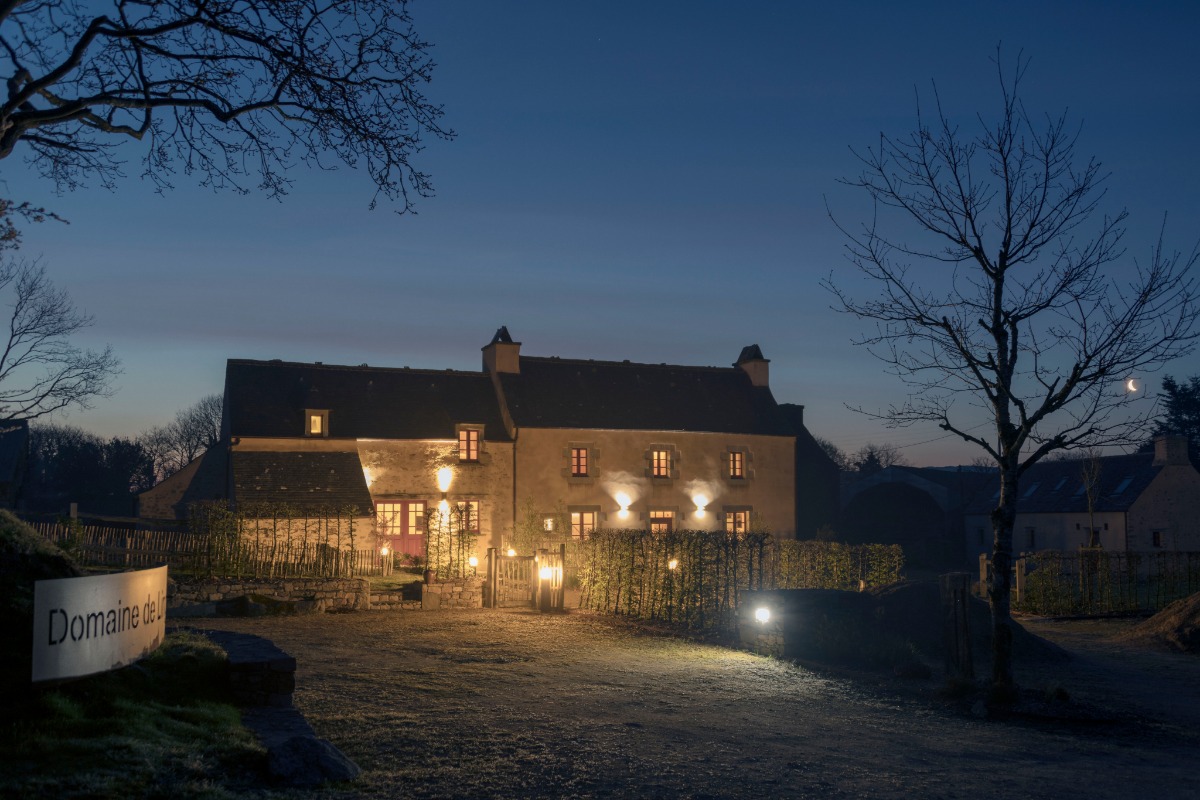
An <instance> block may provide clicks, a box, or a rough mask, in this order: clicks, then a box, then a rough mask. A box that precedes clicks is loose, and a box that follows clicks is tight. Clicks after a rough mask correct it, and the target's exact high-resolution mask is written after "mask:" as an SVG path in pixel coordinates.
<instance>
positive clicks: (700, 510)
mask: <svg viewBox="0 0 1200 800" xmlns="http://www.w3.org/2000/svg"><path fill="white" fill-rule="evenodd" d="M692 502H693V503H695V504H696V517H697V518H699V519H703V518H704V509H705V507H706V506H707V505H708V504H709V503H710V502H711V501H710V500H709V499H708V495H706V494H699V493H697V494H694V495H692Z"/></svg>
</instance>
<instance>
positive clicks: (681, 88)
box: [0, 0, 1200, 465]
mask: <svg viewBox="0 0 1200 800" xmlns="http://www.w3.org/2000/svg"><path fill="white" fill-rule="evenodd" d="M914 9H918V10H914ZM413 11H414V17H415V20H416V24H417V28H418V31H419V32H420V33H421V34H422V35H423V36H425V37H426V38H427V39H429V40H430V41H432V42H434V43H435V44H436V49H435V58H436V60H437V62H438V68H437V70H436V71H435V76H434V82H433V84H432V85H431V86H429V87H428V89H427V95H428V96H429V97H430V98H431V99H433V100H434V101H437V102H440V103H442V104H444V106H445V108H446V119H445V122H446V124H448V125H449V126H450V127H452V128H454V129H455V130H456V131H457V133H458V138H457V139H456V140H455V141H452V142H449V143H441V142H433V143H431V144H430V145H429V147H428V148H427V149H426V151H425V152H424V153H423V154H421V155H419V156H418V163H419V165H420V166H421V167H422V168H423V169H425V170H426V171H428V172H430V173H432V175H433V179H434V183H435V186H436V189H437V196H436V197H434V198H431V199H428V200H424V201H420V202H419V204H418V207H417V210H418V212H419V213H418V214H417V215H409V216H398V215H396V214H394V213H392V211H391V210H389V209H387V208H386V207H384V206H382V205H381V207H380V208H379V209H377V210H375V211H368V210H367V205H368V203H369V201H370V199H371V195H372V189H373V187H372V185H371V183H370V181H369V179H368V178H367V177H366V175H365V174H363V173H357V172H354V171H350V170H341V171H338V172H318V173H308V172H300V171H299V170H297V171H296V173H295V174H293V175H292V176H291V177H292V178H294V180H295V186H294V188H293V191H292V193H291V195H290V196H289V197H288V198H286V199H285V200H284V201H283V202H282V203H280V202H276V201H273V200H269V199H267V198H266V197H264V196H261V195H250V196H244V197H243V196H238V195H235V194H231V193H228V192H226V193H220V194H214V193H212V192H210V191H208V190H204V189H200V188H198V187H197V186H195V184H194V183H193V182H191V181H190V180H189V179H188V178H187V177H186V176H184V175H179V176H178V180H177V181H176V186H177V188H176V189H175V190H174V191H171V192H168V193H166V194H165V195H161V196H159V195H156V194H155V193H154V191H153V187H152V186H151V185H149V184H148V183H146V182H143V181H141V180H140V179H138V178H137V177H136V176H137V175H138V174H139V172H140V168H139V164H138V161H139V160H140V159H141V158H142V156H143V151H142V150H140V149H138V148H137V147H136V146H130V147H129V148H128V149H127V152H126V154H125V157H126V158H127V159H128V161H129V163H128V166H127V169H126V172H127V173H128V174H129V175H130V176H131V177H129V178H127V179H125V180H124V181H122V182H121V183H120V185H119V186H118V188H117V190H116V191H115V192H112V193H109V192H107V191H105V190H103V189H101V188H98V187H91V188H85V189H81V190H77V191H75V192H73V193H70V194H65V195H63V196H55V195H54V194H53V192H52V187H51V186H50V185H48V184H44V183H40V182H38V180H37V179H36V177H35V176H33V174H32V173H31V172H29V171H27V169H26V167H25V166H24V164H23V163H22V161H21V158H20V157H19V156H16V155H15V156H14V157H11V158H9V159H7V160H6V161H4V162H3V164H2V170H0V180H2V181H3V183H2V184H0V189H2V190H3V192H4V193H5V195H6V196H9V197H12V198H15V199H18V200H29V201H31V202H33V203H36V204H40V205H46V206H48V207H50V208H52V209H53V210H55V211H57V212H58V213H60V214H61V215H62V216H64V217H66V218H67V219H69V220H70V223H71V224H70V225H66V226H64V225H59V224H53V223H47V224H43V225H41V226H37V227H33V228H27V229H26V233H25V244H24V249H23V254H24V255H25V256H40V257H41V258H42V261H43V263H44V264H45V265H46V267H47V269H48V272H49V274H50V276H51V277H52V278H53V279H54V280H55V281H56V283H57V284H58V285H60V286H63V287H65V288H66V289H67V290H68V291H70V292H71V294H72V296H73V297H74V299H75V300H76V301H77V303H78V304H79V305H80V306H82V307H83V308H84V309H85V310H86V311H88V312H89V313H91V314H93V315H94V316H95V319H96V324H95V326H94V327H92V328H91V329H90V330H89V331H88V332H87V334H86V335H85V336H84V337H82V338H80V339H79V343H80V344H84V345H87V346H91V347H98V346H102V345H103V344H105V343H111V344H112V345H113V347H114V348H115V349H116V351H117V354H118V355H119V356H120V358H121V359H122V361H123V365H124V373H123V374H122V375H121V376H120V377H119V378H118V380H117V387H118V390H119V391H118V392H117V394H116V395H115V396H114V397H113V398H112V399H109V400H101V401H98V402H97V403H96V404H95V407H94V408H93V409H91V410H88V411H77V412H73V413H72V414H71V415H70V416H69V417H68V418H67V419H66V421H67V422H69V423H71V424H76V425H81V426H83V427H86V428H88V429H91V430H94V431H95V432H97V433H99V434H101V435H103V436H113V435H136V434H137V433H139V432H141V431H143V430H145V429H147V428H149V427H151V426H152V425H156V424H161V423H163V422H166V421H167V420H169V419H170V418H171V417H172V416H173V415H174V413H175V412H176V411H177V410H178V409H180V408H183V407H185V406H188V405H190V404H191V403H192V402H194V401H195V400H197V399H199V398H200V397H201V396H203V395H205V394H209V393H212V392H219V391H220V390H221V387H222V381H223V376H224V365H225V360H226V359H227V358H262V359H269V358H282V359H288V360H298V361H323V362H325V363H342V364H360V363H364V362H365V363H369V364H371V365H378V366H396V367H399V366H411V367H419V368H432V369H443V368H454V369H478V368H479V364H480V353H479V349H480V347H482V346H483V345H484V344H486V343H487V342H488V340H489V339H490V338H491V336H492V334H493V332H494V331H495V330H496V328H497V327H499V326H500V325H502V324H503V325H507V326H508V328H509V330H510V331H511V332H512V334H513V337H514V338H515V339H516V340H518V341H521V342H523V348H522V352H524V353H526V354H530V355H539V356H549V355H558V356H563V357H569V358H596V359H609V360H621V359H631V360H633V361H645V362H651V363H659V362H668V363H677V364H702V365H715V366H728V365H729V364H731V363H732V362H733V360H734V358H736V356H737V354H738V352H739V350H740V349H741V347H742V346H744V345H747V344H751V343H757V344H759V345H760V346H761V347H762V349H763V352H764V354H765V355H766V356H767V357H768V358H769V359H771V385H772V388H773V390H774V393H775V396H776V398H777V399H779V400H780V401H781V402H794V403H800V404H802V405H804V406H805V407H806V411H805V418H806V421H807V423H808V427H809V429H810V430H811V431H812V432H813V433H815V434H817V435H819V436H824V437H826V438H828V439H830V440H832V441H833V442H835V443H836V444H838V445H839V446H841V447H842V448H843V449H846V450H851V451H852V450H855V449H857V448H859V447H861V446H862V445H863V444H865V443H867V442H877V443H879V442H885V441H887V442H892V443H895V444H897V445H900V446H902V447H903V452H904V454H905V455H906V456H907V457H908V458H909V460H910V461H912V462H913V463H915V464H919V465H925V464H928V465H943V464H953V463H962V462H967V461H970V460H971V459H972V458H974V457H975V456H976V455H977V454H978V452H977V451H976V450H974V449H973V448H970V447H969V446H966V445H962V444H958V443H956V442H955V441H954V440H953V439H949V438H945V437H944V436H942V435H940V432H939V431H937V430H936V429H935V428H933V427H932V426H930V427H928V428H917V427H914V428H908V429H900V430H888V429H885V428H883V426H882V425H880V424H879V423H877V422H874V421H872V420H870V419H869V418H866V417H864V416H862V415H859V414H855V413H853V412H851V411H849V410H847V409H846V407H845V404H847V403H850V404H853V405H863V406H865V407H867V408H870V409H879V408H883V407H886V405H887V404H888V403H891V402H900V401H902V400H903V398H904V395H905V387H904V385H903V384H902V383H901V382H900V381H899V380H898V379H897V378H894V377H891V376H889V375H886V374H884V372H883V369H882V365H881V364H880V363H879V362H877V361H875V360H874V359H873V358H872V357H871V356H870V355H869V354H868V353H867V352H866V351H865V350H863V349H862V348H856V347H854V346H852V345H851V344H850V340H851V338H852V337H853V336H854V335H855V334H856V333H858V332H860V331H861V330H862V323H859V322H858V321H856V320H854V319H853V318H851V317H848V316H846V315H843V314H838V313H836V312H834V311H832V310H830V304H831V301H832V297H831V296H830V295H829V294H828V293H827V292H826V291H824V290H823V289H821V288H820V286H819V282H820V280H821V279H822V278H824V277H826V276H828V275H829V274H830V273H831V272H832V273H836V274H842V275H849V272H848V264H847V262H846V261H845V258H844V256H843V252H842V240H841V239H840V235H839V234H838V232H837V231H836V230H835V229H834V227H833V225H832V224H831V222H830V221H829V220H828V218H827V216H826V212H825V203H826V200H827V201H828V203H829V205H830V206H831V207H832V208H833V210H834V211H835V213H837V214H838V216H839V218H842V219H845V220H848V221H851V222H853V221H855V220H859V219H862V218H863V214H864V209H865V206H864V203H863V198H862V197H860V196H859V195H858V194H857V193H855V192H854V191H853V190H851V189H849V188H846V187H844V186H841V185H840V184H838V182H837V180H838V178H840V177H846V176H852V175H854V174H856V173H857V172H858V168H857V166H858V165H857V162H856V160H855V158H854V156H853V155H852V153H851V152H850V149H849V148H850V147H851V146H853V147H855V148H856V149H863V148H865V147H867V146H869V145H871V144H873V143H874V142H875V141H877V139H878V135H879V133H880V131H886V132H888V133H893V134H902V133H904V132H907V131H909V130H911V129H912V127H913V124H914V108H915V106H914V89H919V90H920V91H921V92H922V94H923V95H928V89H929V87H930V81H931V80H936V81H937V84H938V89H939V92H940V93H941V97H942V101H943V105H944V107H945V109H946V110H947V112H948V113H949V114H950V115H951V116H953V117H954V118H955V119H961V121H962V122H963V124H964V126H969V125H971V124H972V122H973V115H974V113H975V112H976V111H980V112H983V113H984V114H991V113H992V112H993V111H994V110H995V109H996V108H997V105H998V104H997V95H998V90H997V85H996V80H995V71H994V67H993V65H992V64H991V62H990V61H989V57H990V56H992V55H993V54H994V49H995V46H996V44H997V42H1000V41H1002V42H1003V44H1004V48H1005V51H1006V52H1007V53H1009V54H1014V53H1015V52H1016V51H1017V50H1019V49H1024V50H1025V52H1026V53H1027V54H1028V55H1030V56H1031V57H1032V64H1031V66H1030V70H1029V72H1028V75H1027V79H1026V84H1025V88H1024V92H1023V96H1024V98H1025V102H1026V105H1027V107H1028V108H1030V109H1031V110H1032V111H1034V113H1035V114H1040V113H1042V112H1049V113H1052V114H1057V113H1059V112H1061V111H1062V110H1063V109H1064V108H1068V109H1069V110H1070V114H1071V119H1072V120H1074V121H1075V122H1077V123H1080V122H1081V123H1082V125H1083V129H1082V136H1081V138H1080V144H1079V153H1080V154H1082V155H1084V156H1088V155H1095V156H1097V157H1098V158H1099V159H1100V160H1102V161H1103V162H1104V165H1105V167H1106V168H1107V169H1108V170H1109V171H1111V173H1112V176H1111V178H1110V180H1109V182H1108V196H1107V198H1106V200H1105V201H1104V203H1103V205H1102V207H1103V208H1104V209H1105V210H1107V211H1110V212H1113V213H1115V212H1117V211H1119V210H1120V209H1121V208H1127V209H1128V210H1129V212H1130V215H1131V217H1130V220H1129V224H1128V234H1127V237H1126V243H1127V245H1128V247H1129V257H1128V258H1127V259H1126V261H1127V263H1132V257H1133V256H1135V255H1136V256H1138V257H1144V256H1145V255H1147V254H1148V253H1149V249H1150V247H1151V245H1152V244H1153V242H1154V239H1155V237H1156V236H1157V233H1158V229H1159V227H1160V225H1161V224H1162V218H1163V214H1164V212H1169V215H1170V216H1169V224H1168V228H1167V244H1168V245H1169V246H1170V247H1172V248H1173V249H1180V250H1184V251H1190V250H1191V248H1192V247H1193V245H1194V244H1195V243H1196V241H1197V240H1198V239H1200V193H1198V192H1197V190H1196V186H1197V177H1200V148H1197V147H1196V145H1195V138H1196V131H1197V130H1200V65H1198V62H1197V60H1196V55H1195V50H1194V37H1195V33H1196V31H1197V30H1198V29H1200V4H1196V3H1194V2H1160V3H1153V4H1151V3H1141V4H1139V3H1133V2H1128V3H1126V2H1121V3H1117V2H1090V3H1084V2H1055V3H1045V2H1009V3H963V2H944V3H934V2H914V3H895V2H872V3H864V2H839V3H826V4H822V5H821V6H820V7H817V6H816V5H815V4H810V3H782V2H745V3H733V2H702V1H700V0H691V1H690V2H655V3H644V2H625V1H624V0H610V1H609V2H604V3H599V2H596V3H562V2H552V1H549V0H547V1H546V2H517V3H497V2H485V1H484V0H478V1H468V0H441V1H440V2H429V1H428V0H422V1H419V2H416V3H415V4H414V7H413ZM20 155H23V154H20ZM1168 371H1169V372H1170V373H1172V374H1175V375H1176V376H1179V377H1183V376H1187V375H1193V374H1197V373H1200V357H1197V356H1193V357H1191V358H1189V359H1187V360H1186V361H1181V362H1178V363H1177V364H1175V365H1173V366H1172V367H1171V368H1169V370H1168ZM1139 377H1141V376H1139ZM1145 377H1147V378H1148V379H1149V380H1150V382H1151V386H1152V388H1157V385H1158V380H1159V378H1160V376H1158V377H1156V376H1145Z"/></svg>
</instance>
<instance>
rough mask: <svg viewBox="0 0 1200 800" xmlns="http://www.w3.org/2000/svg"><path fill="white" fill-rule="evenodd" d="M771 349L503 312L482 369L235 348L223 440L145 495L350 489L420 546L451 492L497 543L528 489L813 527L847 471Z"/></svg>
mask: <svg viewBox="0 0 1200 800" xmlns="http://www.w3.org/2000/svg"><path fill="white" fill-rule="evenodd" d="M768 364H769V362H768V360H767V359H766V358H764V357H763V354H762V352H761V350H760V349H759V348H758V346H757V345H751V346H749V347H746V348H743V350H742V352H741V354H740V356H739V357H738V359H737V362H736V363H735V364H734V365H733V366H732V367H691V366H677V365H667V364H657V365H655V364H635V363H631V362H629V361H591V360H574V359H563V358H557V357H552V358H546V357H531V356H523V355H521V344H520V343H519V342H514V341H513V340H512V337H511V336H510V335H509V333H508V331H507V329H505V328H500V329H499V330H498V331H497V332H496V335H495V336H494V337H493V339H492V340H491V342H489V343H488V344H487V346H485V347H484V348H483V368H482V370H480V371H478V372H467V371H453V370H445V371H433V370H417V369H408V368H403V369H393V368H381V367H368V366H366V365H362V366H357V367H353V366H332V365H325V364H320V363H291V362H282V361H247V360H230V361H229V362H228V366H227V368H226V377H225V411H224V429H225V430H224V443H223V445H222V448H221V452H220V453H219V454H218V453H214V454H213V457H211V458H210V457H208V456H206V462H207V463H206V464H200V465H197V466H196V467H195V469H193V470H192V472H191V475H190V476H186V475H181V477H180V478H179V479H178V480H177V481H175V483H174V484H173V485H168V484H169V483H170V480H171V479H168V481H164V483H163V484H161V485H160V487H155V489H153V490H151V491H150V492H147V493H145V494H143V495H142V503H141V508H142V510H143V514H144V515H145V516H160V517H182V516H183V515H185V514H186V512H187V505H188V503H189V502H190V500H189V498H191V499H200V498H202V497H204V496H206V495H213V494H214V492H213V491H212V488H213V487H214V486H215V485H218V484H219V485H222V486H223V492H219V493H216V494H220V495H221V496H222V497H223V499H225V500H226V501H227V502H229V503H230V504H231V505H234V506H242V507H246V506H250V505H253V504H255V503H258V502H263V501H267V502H273V501H284V502H287V503H288V504H289V505H291V506H293V507H298V508H311V509H314V510H316V509H319V508H323V507H331V506H348V505H352V506H355V507H356V508H358V509H359V510H360V512H361V513H362V521H363V522H364V523H365V524H368V525H370V526H372V528H373V530H374V532H375V534H376V535H377V536H378V537H379V539H380V540H385V541H387V542H389V543H390V544H391V545H392V546H393V547H394V548H395V549H396V550H397V551H398V552H407V553H413V554H419V553H421V552H422V551H423V548H424V536H425V520H426V517H427V515H428V514H429V513H430V512H431V511H432V510H433V509H434V508H436V507H437V506H438V505H439V503H441V502H442V500H446V501H447V503H450V504H453V506H454V507H455V508H457V509H459V511H460V512H461V513H462V515H463V518H464V519H465V520H467V524H469V525H471V526H472V527H473V528H474V529H475V530H476V531H477V532H478V533H479V534H480V545H481V547H487V546H496V547H498V546H501V545H503V544H504V543H506V542H507V541H509V539H510V537H511V536H512V534H513V530H514V525H515V524H516V523H517V520H518V515H519V514H521V513H522V511H523V509H524V508H525V507H526V506H527V505H528V504H529V503H533V504H534V508H535V510H536V512H537V513H539V514H541V515H542V516H543V517H544V519H545V520H547V522H546V524H547V525H552V524H554V522H553V521H552V520H558V519H562V520H564V524H566V525H569V526H570V528H571V533H572V534H573V535H576V536H579V535H584V534H586V533H587V532H588V531H590V530H592V529H594V528H599V527H642V528H648V529H651V530H670V529H677V528H708V529H712V528H723V529H725V530H730V531H744V530H748V529H750V528H751V527H753V526H756V525H762V526H765V527H766V528H768V529H770V530H771V531H772V532H774V533H776V534H777V535H780V536H784V537H793V536H795V535H797V532H799V533H800V534H801V535H802V536H809V535H811V534H812V533H813V532H814V531H815V530H816V528H817V527H818V526H820V525H823V524H828V523H830V522H832V519H833V514H834V511H835V509H836V480H837V472H836V468H835V467H834V465H833V463H832V462H831V461H830V460H829V459H828V457H826V456H825V454H824V453H823V452H822V451H821V450H820V448H819V447H817V446H816V442H815V441H814V440H813V438H812V436H811V435H810V434H809V433H808V431H807V430H806V429H805V427H804V423H803V413H802V412H803V409H802V407H800V406H792V405H781V404H779V403H777V402H776V400H775V398H774V396H773V395H772V393H771V389H770V387H769V382H768V375H769V372H768ZM189 466H190V465H189ZM439 471H441V475H439ZM439 479H441V481H442V482H443V483H444V482H445V481H446V480H448V481H449V485H448V486H443V485H439ZM798 499H799V501H798Z"/></svg>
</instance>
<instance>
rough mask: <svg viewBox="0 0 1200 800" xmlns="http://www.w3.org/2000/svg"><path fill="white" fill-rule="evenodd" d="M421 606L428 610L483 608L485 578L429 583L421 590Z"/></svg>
mask: <svg viewBox="0 0 1200 800" xmlns="http://www.w3.org/2000/svg"><path fill="white" fill-rule="evenodd" d="M421 608H423V609H425V610H426V611H437V610H439V609H443V610H444V609H449V608H483V578H461V579H457V580H450V581H441V582H438V583H427V584H425V585H424V586H423V587H422V590H421Z"/></svg>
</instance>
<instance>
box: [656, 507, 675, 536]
mask: <svg viewBox="0 0 1200 800" xmlns="http://www.w3.org/2000/svg"><path fill="white" fill-rule="evenodd" d="M674 529H675V512H674V511H668V510H664V509H660V510H658V511H651V512H650V532H651V533H670V532H671V531H672V530H674Z"/></svg>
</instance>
